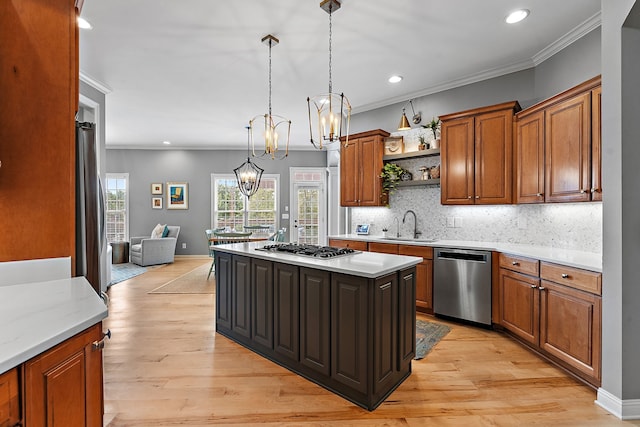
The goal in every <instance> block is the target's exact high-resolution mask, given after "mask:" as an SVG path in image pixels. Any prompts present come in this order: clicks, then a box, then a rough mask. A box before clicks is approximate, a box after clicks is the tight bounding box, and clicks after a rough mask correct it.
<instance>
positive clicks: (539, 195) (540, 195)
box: [536, 193, 544, 197]
mask: <svg viewBox="0 0 640 427" xmlns="http://www.w3.org/2000/svg"><path fill="white" fill-rule="evenodd" d="M543 195H544V194H542V193H536V196H538V197H542V196H543Z"/></svg>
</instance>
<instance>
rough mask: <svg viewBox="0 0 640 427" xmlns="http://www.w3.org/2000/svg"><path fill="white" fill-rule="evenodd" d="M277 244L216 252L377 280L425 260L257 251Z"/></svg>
mask: <svg viewBox="0 0 640 427" xmlns="http://www.w3.org/2000/svg"><path fill="white" fill-rule="evenodd" d="M272 243H273V242H252V243H232V244H226V245H217V246H215V247H214V250H215V251H219V252H226V253H231V254H237V255H246V256H250V257H252V258H259V259H264V260H269V261H276V262H282V263H285V264H291V265H298V266H300V267H309V268H316V269H319V270H325V271H333V272H336V273H344V274H351V275H353V276H360V277H366V278H369V279H375V278H376V277H380V276H384V275H385V274H389V273H392V272H394V271H398V270H402V269H405V268H408V267H413V266H414V265H417V264H419V263H421V262H422V258H419V257H413V256H405V255H389V254H382V253H374V252H360V253H354V254H350V255H345V256H341V257H335V258H328V259H326V258H314V257H309V256H301V255H293V254H288V253H284V252H265V251H259V250H256V248H261V247H262V246H264V245H265V244H272Z"/></svg>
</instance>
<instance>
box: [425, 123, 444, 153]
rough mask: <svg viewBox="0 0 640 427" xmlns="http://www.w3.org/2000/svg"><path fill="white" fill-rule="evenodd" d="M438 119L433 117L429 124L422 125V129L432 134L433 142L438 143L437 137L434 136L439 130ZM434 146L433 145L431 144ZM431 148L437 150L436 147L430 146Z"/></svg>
mask: <svg viewBox="0 0 640 427" xmlns="http://www.w3.org/2000/svg"><path fill="white" fill-rule="evenodd" d="M440 123H441V122H440V119H439V118H437V117H434V118H432V119H431V121H430V122H429V123H427V124H426V125H422V127H424V128H426V129H431V132H433V140H434V141H438V139H439V138H438V135H437V134H436V131H438V130H439V129H440ZM432 145H434V144H432ZM431 148H438V147H436V146H432V147H431Z"/></svg>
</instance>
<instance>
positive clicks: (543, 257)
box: [329, 234, 602, 273]
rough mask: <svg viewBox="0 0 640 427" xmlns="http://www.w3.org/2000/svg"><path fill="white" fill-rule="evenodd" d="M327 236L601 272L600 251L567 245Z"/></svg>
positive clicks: (351, 235) (343, 235)
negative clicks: (474, 251)
mask: <svg viewBox="0 0 640 427" xmlns="http://www.w3.org/2000/svg"><path fill="white" fill-rule="evenodd" d="M329 238H330V239H345V240H361V241H364V242H379V243H390V244H394V243H395V244H403V245H418V246H432V247H434V248H460V249H481V250H491V251H497V252H503V253H507V254H511V255H519V256H524V257H529V258H535V259H538V260H540V261H547V262H554V263H558V264H562V265H567V266H570V267H576V268H583V269H585V270H591V271H596V272H599V273H601V272H602V254H597V253H593V252H584V251H577V250H571V249H559V248H551V247H546V246H535V245H522V244H516V243H504V242H475V241H469V240H434V241H429V242H427V241H420V240H396V239H389V238H385V237H383V236H367V235H358V234H340V235H334V236H329Z"/></svg>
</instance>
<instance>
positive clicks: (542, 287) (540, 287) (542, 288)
mask: <svg viewBox="0 0 640 427" xmlns="http://www.w3.org/2000/svg"><path fill="white" fill-rule="evenodd" d="M538 289H540V290H541V291H544V290H546V289H547V288H545V287H544V286H538Z"/></svg>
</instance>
